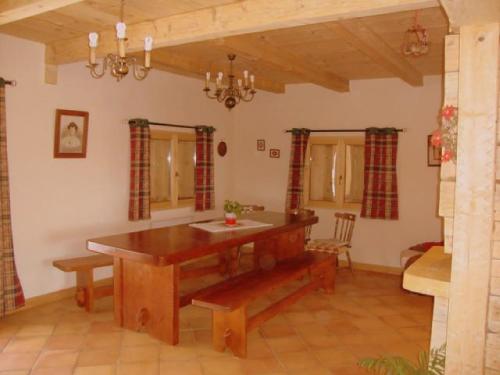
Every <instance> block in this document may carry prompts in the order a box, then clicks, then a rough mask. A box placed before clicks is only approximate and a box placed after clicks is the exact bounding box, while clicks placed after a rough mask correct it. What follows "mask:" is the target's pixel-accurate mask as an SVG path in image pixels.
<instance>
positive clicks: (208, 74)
mask: <svg viewBox="0 0 500 375" xmlns="http://www.w3.org/2000/svg"><path fill="white" fill-rule="evenodd" d="M207 81H210V72H207Z"/></svg>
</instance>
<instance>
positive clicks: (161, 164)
mask: <svg viewBox="0 0 500 375" xmlns="http://www.w3.org/2000/svg"><path fill="white" fill-rule="evenodd" d="M150 156H151V171H150V177H151V198H150V201H151V202H165V201H169V200H170V171H171V157H172V156H171V147H170V141H169V140H164V139H151V142H150Z"/></svg>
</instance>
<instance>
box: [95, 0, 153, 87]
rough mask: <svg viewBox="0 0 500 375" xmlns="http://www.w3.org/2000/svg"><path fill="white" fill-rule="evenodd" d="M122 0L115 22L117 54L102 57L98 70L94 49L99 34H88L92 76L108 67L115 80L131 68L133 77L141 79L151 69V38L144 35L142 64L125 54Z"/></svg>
mask: <svg viewBox="0 0 500 375" xmlns="http://www.w3.org/2000/svg"><path fill="white" fill-rule="evenodd" d="M123 7H124V0H121V2H120V22H118V23H117V24H116V41H117V44H118V54H117V55H115V54H112V53H110V54H108V55H107V56H106V57H104V59H103V61H102V65H101V69H100V71H99V69H98V67H99V64H98V63H97V62H96V49H97V44H98V41H99V34H97V33H95V32H92V33H90V34H89V63H88V64H87V68H89V69H90V75H91V76H92V77H94V78H101V77H102V76H104V74H105V73H106V71H107V69H108V67H109V68H110V73H111V75H112V76H113V77H115V78H116V80H117V81H120V80H121V79H122V78H124V77H125V76H126V75H127V74H128V72H129V70H130V69H131V68H132V71H133V73H134V77H135V79H137V80H139V81H141V80H143V79H144V78H146V77H147V75H148V73H149V70H150V69H151V50H152V49H153V38H152V37H151V36H146V38H145V39H144V66H141V65H139V64H138V63H137V58H136V57H134V56H126V54H125V42H126V41H127V37H126V30H127V25H125V23H124V22H123Z"/></svg>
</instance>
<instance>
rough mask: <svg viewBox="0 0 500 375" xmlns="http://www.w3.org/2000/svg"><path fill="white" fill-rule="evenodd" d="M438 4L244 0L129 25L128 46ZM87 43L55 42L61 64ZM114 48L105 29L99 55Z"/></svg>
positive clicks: (83, 54) (81, 54) (79, 54)
mask: <svg viewBox="0 0 500 375" xmlns="http://www.w3.org/2000/svg"><path fill="white" fill-rule="evenodd" d="M438 5H439V3H438V0H377V1H374V0H357V1H345V0H315V1H304V0H275V1H269V0H244V1H239V2H236V3H232V4H227V5H220V6H216V7H212V8H207V9H201V10H197V11H193V12H188V13H183V14H178V15H172V16H168V17H163V18H159V19H156V20H154V21H148V22H140V23H137V24H131V25H128V30H127V35H128V37H129V40H128V46H127V48H128V50H129V51H130V52H134V51H140V50H142V48H143V46H144V42H143V40H144V37H145V36H146V35H151V36H153V38H154V40H155V42H154V43H155V48H160V47H169V46H175V45H181V44H186V43H191V42H198V41H206V40H211V39H216V38H223V37H227V36H231V35H240V34H247V33H253V32H259V31H265V30H273V29H282V28H288V27H294V26H302V25H308V24H314V23H320V22H328V21H336V20H339V19H346V18H354V17H364V16H372V15H378V14H385V13H391V12H399V11H407V10H414V9H422V8H429V7H435V6H438ZM87 46H88V38H87V36H86V35H84V36H81V37H78V38H73V39H68V40H61V41H58V42H54V43H52V44H51V47H52V48H53V50H54V52H55V55H56V60H57V62H58V64H64V63H69V62H74V61H79V60H84V59H86V58H87V54H88V50H87ZM115 52H116V40H115V31H114V30H113V29H111V28H110V29H106V30H104V31H102V32H101V33H100V43H99V47H98V53H100V54H101V55H105V54H107V53H115Z"/></svg>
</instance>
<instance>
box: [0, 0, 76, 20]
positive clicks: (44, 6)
mask: <svg viewBox="0 0 500 375" xmlns="http://www.w3.org/2000/svg"><path fill="white" fill-rule="evenodd" d="M82 1H83V0H6V1H1V2H0V25H6V24H8V23H11V22H15V21H19V20H22V19H25V18H28V17H33V16H36V15H39V14H42V13H46V12H50V11H52V10H56V9H59V8H62V7H65V6H68V5H72V4H76V3H80V2H82Z"/></svg>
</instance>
